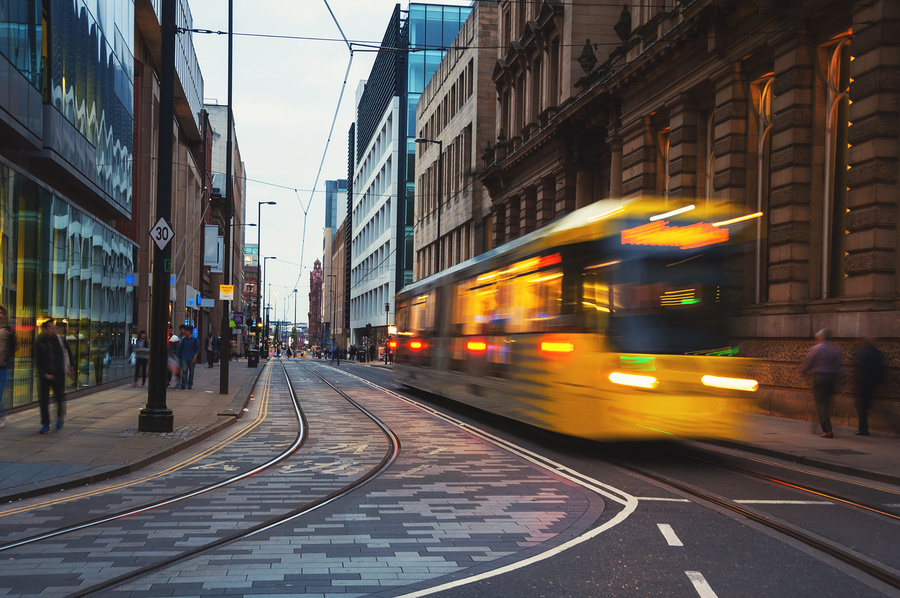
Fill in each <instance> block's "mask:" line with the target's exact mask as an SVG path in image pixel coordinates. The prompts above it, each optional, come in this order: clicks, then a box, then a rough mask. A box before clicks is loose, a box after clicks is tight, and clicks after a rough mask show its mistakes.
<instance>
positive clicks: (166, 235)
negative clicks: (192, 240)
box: [150, 218, 175, 251]
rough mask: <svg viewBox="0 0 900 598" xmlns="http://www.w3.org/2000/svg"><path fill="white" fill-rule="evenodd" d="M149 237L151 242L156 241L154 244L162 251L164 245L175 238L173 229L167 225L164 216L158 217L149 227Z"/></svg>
mask: <svg viewBox="0 0 900 598" xmlns="http://www.w3.org/2000/svg"><path fill="white" fill-rule="evenodd" d="M150 238H151V239H153V242H154V243H156V246H157V247H159V250H160V251H162V250H163V249H165V248H166V245H168V244H169V241H171V240H172V239H173V238H175V231H173V230H172V227H171V226H169V223H168V222H166V219H165V218H160V219H159V222H157V223H156V224H155V225H154V226H153V228H152V229H150Z"/></svg>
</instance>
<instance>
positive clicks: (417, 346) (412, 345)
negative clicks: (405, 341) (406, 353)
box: [409, 341, 422, 351]
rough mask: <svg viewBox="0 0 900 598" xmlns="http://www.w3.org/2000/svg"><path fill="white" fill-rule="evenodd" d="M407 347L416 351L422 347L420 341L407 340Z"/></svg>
mask: <svg viewBox="0 0 900 598" xmlns="http://www.w3.org/2000/svg"><path fill="white" fill-rule="evenodd" d="M409 348H410V349H412V350H413V351H418V350H419V349H421V348H422V341H409Z"/></svg>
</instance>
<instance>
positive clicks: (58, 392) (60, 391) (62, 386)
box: [38, 375, 66, 426]
mask: <svg viewBox="0 0 900 598" xmlns="http://www.w3.org/2000/svg"><path fill="white" fill-rule="evenodd" d="M40 380H41V383H40V388H39V393H40V394H38V401H40V405H41V425H42V426H49V425H50V389H51V388H52V389H53V396H54V397H55V398H56V419H58V420H59V421H62V419H63V417H65V415H66V377H65V376H58V377H57V378H56V379H54V380H47V379H46V378H44V376H43V375H42V376H41V377H40Z"/></svg>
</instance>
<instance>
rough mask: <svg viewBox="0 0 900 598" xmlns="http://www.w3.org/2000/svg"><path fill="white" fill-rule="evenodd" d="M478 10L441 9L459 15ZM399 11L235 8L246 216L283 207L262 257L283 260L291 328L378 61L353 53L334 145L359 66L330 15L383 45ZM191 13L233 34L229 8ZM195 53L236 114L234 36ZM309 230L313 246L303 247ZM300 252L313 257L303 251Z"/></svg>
mask: <svg viewBox="0 0 900 598" xmlns="http://www.w3.org/2000/svg"><path fill="white" fill-rule="evenodd" d="M436 3H437V2H436ZM470 3H471V2H470V1H469V0H459V1H457V0H444V1H443V2H440V4H450V5H454V6H468V5H469V4H470ZM395 4H397V3H396V2H394V1H392V0H329V2H328V5H326V3H325V0H300V1H296V0H295V1H290V2H286V1H285V0H234V32H235V36H234V46H233V48H234V66H233V90H232V93H233V103H234V119H235V127H236V131H237V140H238V144H239V146H240V150H241V157H242V159H243V161H244V164H245V165H246V174H247V178H248V179H249V180H248V183H247V202H246V215H245V216H246V221H247V222H254V223H255V222H256V221H257V213H258V207H257V206H258V202H260V201H275V202H278V205H275V206H263V207H262V226H261V229H262V241H261V250H260V251H261V254H262V255H264V256H275V257H277V259H275V260H268V262H267V264H266V277H267V284H266V287H267V288H266V289H264V290H268V286H269V285H268V282H271V283H272V287H271V291H272V292H271V295H270V305H272V307H273V308H274V309H276V310H277V311H276V314H277V319H285V318H284V315H285V314H284V311H285V310H287V312H288V313H287V318H286V319H288V320H293V316H294V300H293V296H291V297H290V298H289V299H288V301H287V302H285V297H287V296H289V295H291V294H292V292H293V290H294V289H295V288H296V289H297V293H298V299H297V308H296V309H297V320H298V321H300V322H306V321H307V316H306V314H307V312H308V295H309V272H310V269H311V268H312V264H313V263H314V261H315V260H316V258H319V259H322V252H323V249H322V241H323V232H324V222H325V208H324V198H325V194H324V189H325V181H326V180H328V179H342V178H346V177H347V132H348V130H349V128H350V124H351V123H352V122H353V118H354V102H355V96H356V88H357V86H358V84H359V81H360V80H362V79H366V78H367V77H368V74H369V70H370V69H371V68H372V62H373V61H374V59H375V54H374V53H372V52H366V51H363V50H362V48H356V47H355V48H354V53H353V58H352V65H351V69H350V74H349V75H348V77H347V85H346V88H345V90H344V96H343V99H342V100H341V105H340V111H339V112H338V115H337V121H336V123H335V126H334V133H333V134H332V137H331V141H330V143H328V133H329V129H330V127H331V123H332V120H333V118H334V115H335V110H336V108H337V106H338V99H339V97H340V93H341V85H342V83H343V81H344V75H345V73H346V72H347V66H348V64H349V63H350V60H351V56H350V51H349V49H348V48H347V45H346V44H345V43H344V42H343V40H342V39H341V34H340V32H339V31H338V28H337V26H336V25H335V22H334V19H332V17H331V15H330V14H329V12H328V6H330V7H331V10H332V11H333V12H334V16H335V18H336V19H337V21H338V23H339V24H340V27H341V29H342V30H343V32H344V34H345V35H346V37H347V38H348V39H349V40H350V41H351V42H353V41H359V42H376V43H377V42H380V41H381V38H382V36H383V35H384V31H385V29H386V28H387V24H388V20H389V19H390V16H391V13H392V12H393V9H394V6H395ZM400 4H401V6H402V8H403V9H404V10H405V9H406V8H407V7H408V6H409V2H401V3H400ZM190 7H191V13H192V15H193V19H194V28H196V29H211V30H214V31H225V30H227V28H228V2H227V0H190ZM238 34H253V35H259V36H292V37H305V38H317V39H310V40H304V39H279V38H277V37H250V36H242V35H238ZM194 46H195V48H196V50H197V57H198V60H199V62H200V69H201V71H202V72H203V81H204V96H205V100H206V101H207V102H218V103H219V104H227V98H228V87H227V76H228V43H227V36H225V35H208V34H197V33H195V34H194ZM326 144H327V145H328V151H327V154H326V152H325V148H326ZM323 156H324V164H323V165H322V169H321V174H319V167H320V164H322V160H323ZM317 176H318V182H316V178H317ZM314 186H315V193H313V188H314ZM295 190H296V191H295ZM307 206H309V209H308V212H307V214H306V216H305V217H304V209H306V207H307ZM304 224H305V232H306V242H305V245H304V244H302V243H301V239H302V238H303V233H304ZM246 230H247V233H246V241H247V242H248V243H253V242H255V241H256V236H257V231H258V230H260V229H259V228H252V227H249V228H247V229H246ZM301 245H304V247H305V249H302V250H301ZM301 253H302V264H301ZM276 293H277V295H276ZM276 314H271V315H272V317H276Z"/></svg>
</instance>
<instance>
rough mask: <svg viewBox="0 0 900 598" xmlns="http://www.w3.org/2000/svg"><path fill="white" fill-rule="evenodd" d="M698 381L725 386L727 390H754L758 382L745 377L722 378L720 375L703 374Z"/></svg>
mask: <svg viewBox="0 0 900 598" xmlns="http://www.w3.org/2000/svg"><path fill="white" fill-rule="evenodd" d="M700 381H701V382H702V383H703V384H704V385H705V386H712V387H713V388H727V389H729V390H744V391H747V392H756V390H757V389H758V388H759V382H757V381H756V380H749V379H747V378H723V377H721V376H709V375H706V376H703V377H702V378H700Z"/></svg>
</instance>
